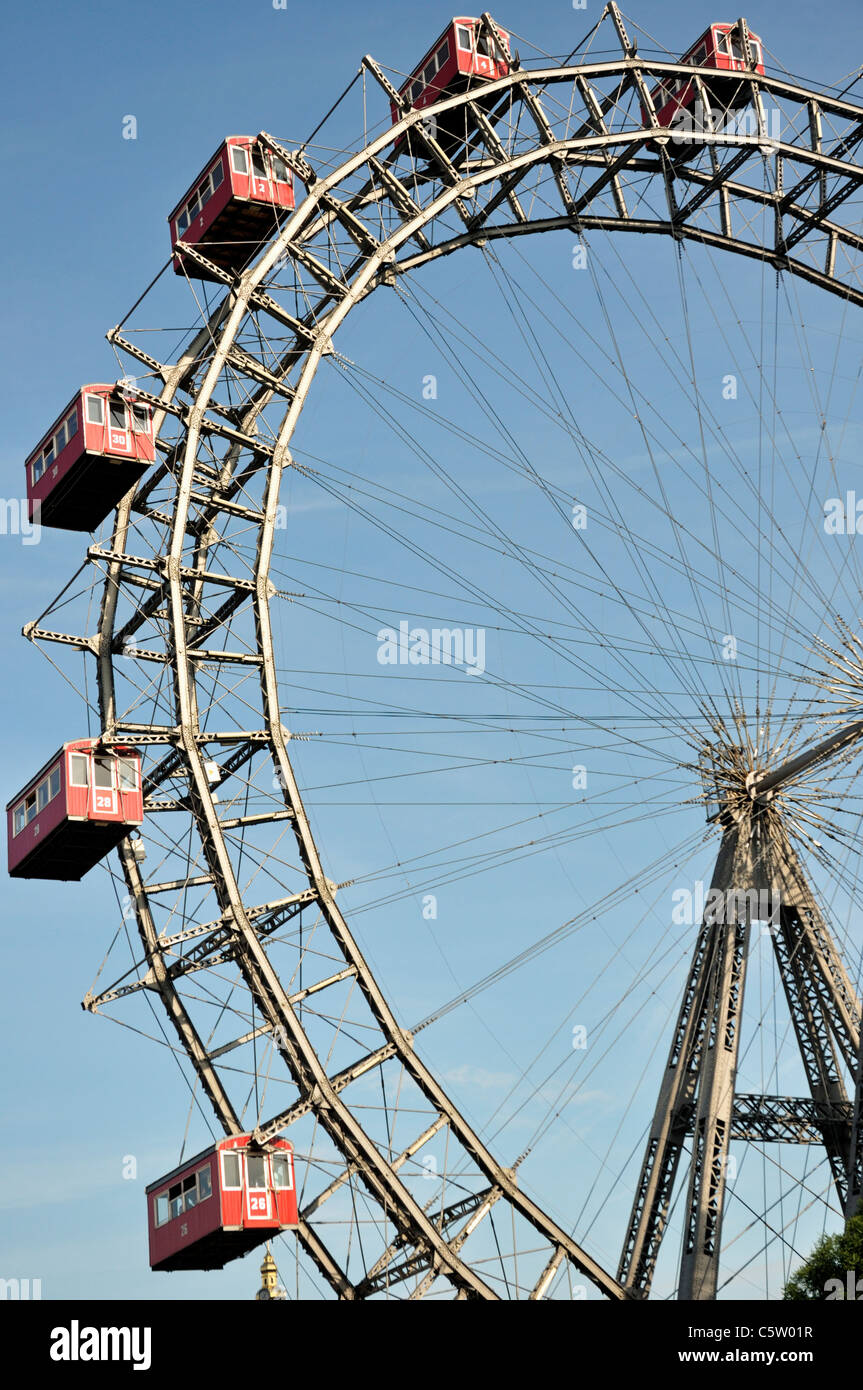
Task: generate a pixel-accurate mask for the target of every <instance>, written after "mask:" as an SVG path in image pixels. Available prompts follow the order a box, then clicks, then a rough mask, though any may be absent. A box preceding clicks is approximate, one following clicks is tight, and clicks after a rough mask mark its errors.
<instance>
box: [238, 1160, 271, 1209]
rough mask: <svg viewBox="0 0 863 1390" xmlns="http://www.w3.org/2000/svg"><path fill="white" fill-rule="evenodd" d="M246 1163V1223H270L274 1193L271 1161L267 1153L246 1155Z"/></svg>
mask: <svg viewBox="0 0 863 1390" xmlns="http://www.w3.org/2000/svg"><path fill="white" fill-rule="evenodd" d="M244 1161H245V1165H246V1225H247V1226H248V1225H255V1223H256V1222H258V1221H260V1222H262V1223H266V1224H269V1223H270V1222H271V1221H272V1219H273V1194H272V1184H271V1182H270V1161H269V1158H268V1157H267V1155H266V1154H250V1153H247V1154H246V1155H245V1160H244Z"/></svg>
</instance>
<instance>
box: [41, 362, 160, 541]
mask: <svg viewBox="0 0 863 1390" xmlns="http://www.w3.org/2000/svg"><path fill="white" fill-rule="evenodd" d="M155 457H156V443H155V440H154V438H153V418H152V412H151V411H150V407H149V406H148V405H146V404H145V403H144V402H138V401H136V399H135V393H134V391H129V390H126V389H125V388H124V387H123V385H122V383H118V384H116V385H104V384H97V385H94V386H82V387H81V390H80V391H79V392H78V393H77V395H75V396H74V397H73V398H72V400H71V401H70V402H69V404H68V405H67V406H66V409H65V410H64V411H63V413H62V414H61V415H60V416H58V418H57V419H56V420H55V421H54V423H53V425H52V426H51V428H50V430H49V431H48V433H47V434H46V435H43V437H42V438H41V439H40V440H39V444H38V446H37V447H36V448H35V449H34V450H33V452H32V453H31V454H30V455H29V456H28V458H27V462H26V463H25V465H24V467H25V469H26V473H27V503H28V508H29V513H30V520H31V521H34V520H36V521H38V522H40V523H41V524H42V525H43V526H53V527H57V528H58V529H60V530H65V531H93V530H94V529H95V528H96V527H97V526H98V525H99V522H100V521H103V520H104V519H105V517H106V516H107V515H108V513H109V512H110V511H111V510H112V509H113V508H114V507H116V505H117V503H118V502H119V501H120V498H121V497H124V496H125V495H126V493H127V492H128V491H129V489H130V488H131V487H134V485H135V483H137V481H138V479H139V478H140V477H141V476H142V475H143V474H144V473H146V471H147V469H148V468H149V466H150V464H151V463H152V462H153V461H154V459H155ZM37 504H38V505H37Z"/></svg>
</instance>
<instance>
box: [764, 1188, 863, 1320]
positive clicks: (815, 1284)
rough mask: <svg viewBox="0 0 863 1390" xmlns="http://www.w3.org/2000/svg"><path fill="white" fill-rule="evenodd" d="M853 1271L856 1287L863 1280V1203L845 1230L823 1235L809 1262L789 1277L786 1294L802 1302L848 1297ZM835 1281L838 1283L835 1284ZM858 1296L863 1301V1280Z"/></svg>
mask: <svg viewBox="0 0 863 1390" xmlns="http://www.w3.org/2000/svg"><path fill="white" fill-rule="evenodd" d="M849 1271H850V1272H851V1273H853V1276H854V1287H855V1289H856V1287H857V1284H858V1281H861V1280H863V1202H861V1203H860V1205H859V1206H858V1208H857V1212H856V1215H855V1216H852V1218H851V1220H850V1221H849V1222H848V1225H847V1226H846V1228H845V1230H844V1231H842V1232H841V1233H840V1234H838V1235H832V1236H822V1237H821V1239H820V1240H819V1242H818V1244H817V1245H816V1246H815V1249H814V1250H813V1251H812V1254H811V1255H810V1256H809V1259H808V1260H807V1261H806V1263H805V1264H804V1265H801V1266H800V1268H799V1269H798V1270H797V1272H796V1273H795V1274H793V1275H792V1276H791V1278H790V1279H789V1280H788V1283H787V1284H786V1285H785V1292H784V1293H783V1295H782V1296H783V1298H785V1299H791V1300H795V1301H798V1302H799V1301H800V1300H803V1299H808V1300H810V1301H819V1302H820V1301H823V1300H827V1299H837V1300H838V1299H842V1298H847V1297H848V1293H847V1288H848V1273H849ZM831 1280H836V1281H838V1284H837V1283H832V1284H831ZM853 1296H854V1295H853ZM856 1297H857V1298H858V1299H861V1300H863V1282H861V1283H860V1288H859V1290H857V1292H856Z"/></svg>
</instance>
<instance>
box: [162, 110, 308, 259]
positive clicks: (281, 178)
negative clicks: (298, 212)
mask: <svg viewBox="0 0 863 1390" xmlns="http://www.w3.org/2000/svg"><path fill="white" fill-rule="evenodd" d="M294 201H295V200H294V179H293V174H292V173H291V170H290V169H289V168H288V166H287V165H286V164H285V162H284V160H282V159H280V158H279V157H278V155H275V154H273V153H272V152H271V151H270V150H268V149H266V148H265V147H264V145H262V144H261V143H260V141H258V140H256V139H255V138H254V137H253V136H251V135H229V136H228V137H227V139H226V140H225V141H224V142H223V143H222V144H221V145H220V146H219V148H218V150H217V151H216V153H215V154H214V155H213V157H212V159H211V160H209V162H208V163H207V165H206V166H205V168H204V169H203V171H202V172H201V173H200V174H199V175H198V177H197V178H196V179H195V182H194V183H193V185H192V187H191V188H190V189H189V190H188V192H186V193H184V194H183V197H182V198H181V199H180V201H179V203H178V204H177V206H176V207H175V208H174V209H173V211H172V212H171V214H170V216H169V217H168V222H169V224H170V227H171V245H172V246H173V245H175V243H176V242H178V241H186V242H188V243H189V245H190V246H197V247H199V248H200V250H201V253H202V254H203V255H205V256H206V257H207V259H208V260H210V261H212V262H213V263H214V264H215V265H218V266H221V268H222V269H223V270H228V271H230V272H231V273H232V274H233V273H236V272H237V271H240V270H242V269H243V267H244V266H245V265H246V263H247V262H248V261H249V260H251V258H252V257H253V256H254V255H255V254H256V252H257V251H258V248H259V247H260V245H261V242H263V241H266V240H267V238H268V237H269V236H271V235H272V233H273V232H275V231H276V229H277V227H278V225H279V221H280V214H284V213H286V212H290V211H291V210H292V209H293V207H294ZM173 264H174V270H175V272H176V273H177V274H178V275H184V274H185V275H189V276H190V277H191V278H193V279H196V280H214V279H216V278H217V277H216V276H213V275H210V274H209V273H208V272H207V270H206V269H205V267H203V266H200V265H198V264H197V262H196V261H194V260H193V259H192V257H191V256H185V257H183V256H182V255H179V256H174V261H173Z"/></svg>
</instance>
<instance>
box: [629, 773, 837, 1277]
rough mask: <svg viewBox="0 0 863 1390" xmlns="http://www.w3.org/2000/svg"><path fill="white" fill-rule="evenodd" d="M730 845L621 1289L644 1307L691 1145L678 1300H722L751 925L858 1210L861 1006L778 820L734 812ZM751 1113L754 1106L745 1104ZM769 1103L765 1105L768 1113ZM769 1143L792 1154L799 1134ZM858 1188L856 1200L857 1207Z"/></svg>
mask: <svg viewBox="0 0 863 1390" xmlns="http://www.w3.org/2000/svg"><path fill="white" fill-rule="evenodd" d="M720 820H721V822H722V823H723V838H722V843H721V845H720V849H719V854H718V857H717V860H716V866H715V869H714V873H713V879H712V882H711V888H710V892H709V893H708V895H707V900H706V903H705V909H704V915H703V920H702V922H701V926H700V929H699V933H698V938H697V941H696V944H695V949H694V952H693V956H692V961H691V964H690V969H689V973H688V976H687V981H686V986H685V988H684V994H683V1000H682V1003H681V1007H680V1010H679V1013H678V1017H677V1024H676V1027H675V1030H674V1035H673V1039H672V1043H671V1048H670V1051H669V1056H668V1062H667V1065H666V1069H665V1073H664V1076H663V1080H662V1084H661V1087H660V1093H659V1099H658V1102H657V1105H656V1110H655V1113H654V1117H653V1122H652V1124H651V1128H650V1132H649V1136H648V1141H647V1146H646V1150H645V1155H644V1159H643V1162H642V1167H641V1172H640V1175H639V1182H638V1186H637V1188H636V1194H635V1199H634V1202H633V1207H632V1214H631V1216H630V1221H629V1226H628V1229H627V1235H626V1241H625V1244H624V1248H623V1253H622V1256H621V1260H620V1267H619V1271H618V1278H619V1279H620V1281H621V1283H622V1284H623V1285H624V1286H625V1287H626V1288H627V1289H628V1290H629V1291H630V1292H631V1293H632V1294H634V1295H635V1296H638V1297H642V1298H646V1297H647V1296H648V1294H649V1291H650V1287H651V1284H652V1281H653V1276H654V1272H655V1269H656V1261H657V1257H658V1254H659V1250H660V1246H661V1243H662V1238H663V1235H664V1233H665V1230H666V1226H667V1222H668V1216H669V1211H670V1207H671V1200H672V1195H673V1192H674V1189H675V1185H676V1180H677V1177H678V1171H679V1169H680V1167H681V1161H682V1160H683V1158H684V1155H685V1154H686V1147H687V1141H688V1140H689V1138H690V1136H691V1139H692V1143H691V1149H690V1151H689V1154H688V1163H689V1170H688V1179H687V1191H686V1206H685V1211H684V1240H683V1251H682V1255H681V1263H680V1276H679V1282H678V1291H677V1296H678V1298H680V1299H692V1300H709V1299H714V1298H715V1297H716V1295H717V1290H718V1287H719V1257H720V1249H721V1232H722V1218H723V1210H724V1204H725V1195H726V1175H727V1161H728V1156H729V1147H730V1144H731V1141H732V1139H735V1138H741V1139H745V1138H747V1137H748V1135H746V1134H745V1133H737V1132H736V1131H735V1119H736V1112H735V1082H736V1072H737V1063H738V1051H739V1045H740V1033H741V1023H742V1011H743V998H744V985H745V979H746V962H747V955H748V951H749V937H750V928H751V923H752V921H754V920H764V919H765V918H767V919H768V926H767V929H768V930H769V931H770V933H771V936H772V938H773V945H774V949H775V952H776V958H777V963H778V966H779V972H780V976H781V979H782V982H783V986H784V989H785V994H786V999H787V1001H788V1006H789V1010H790V1014H791V1019H792V1023H793V1026H794V1031H795V1034H796V1037H797V1041H798V1045H799V1047H800V1052H801V1057H802V1059H803V1065H804V1069H805V1072H806V1076H807V1080H808V1083H809V1089H810V1092H811V1098H812V1113H813V1114H814V1115H815V1116H816V1117H817V1119H816V1128H817V1131H818V1134H819V1135H820V1139H821V1142H822V1144H823V1146H824V1148H825V1150H826V1152H827V1156H828V1158H829V1161H830V1166H831V1171H832V1174H833V1178H834V1183H835V1186H836V1189H837V1193H838V1196H839V1200H840V1203H841V1204H842V1206H843V1207H844V1208H845V1210H846V1212H847V1213H848V1215H849V1216H850V1215H851V1214H852V1210H851V1209H852V1206H853V1208H854V1209H856V1205H857V1201H859V1168H860V1153H859V1142H858V1141H857V1140H856V1133H857V1131H858V1130H859V1119H860V1089H861V1088H860V1084H859V1079H858V1084H857V1099H856V1126H855V1122H854V1121H853V1120H852V1113H853V1112H854V1109H855V1108H854V1107H852V1105H851V1103H850V1102H849V1098H848V1094H847V1091H846V1088H845V1084H844V1081H843V1074H842V1062H843V1061H844V1063H845V1066H846V1067H847V1069H848V1071H849V1072H850V1074H851V1075H852V1076H854V1075H855V1074H856V1075H857V1076H858V1078H859V1057H860V1004H859V1001H858V999H857V996H856V994H855V992H854V989H853V986H852V985H851V982H850V980H849V978H848V976H847V974H846V972H845V969H844V966H843V965H842V962H841V959H840V957H839V953H838V951H837V949H836V946H835V944H834V942H833V939H832V937H831V935H830V933H829V931H828V929H827V927H826V925H825V923H824V920H823V918H822V917H821V914H820V912H819V911H818V908H817V905H816V903H815V900H814V898H813V896H812V893H811V892H810V890H809V887H808V884H807V882H806V878H805V875H804V873H803V870H802V867H801V865H800V861H799V859H798V857H797V855H796V853H795V851H794V848H793V846H792V845H791V843H790V840H789V839H788V836H787V833H786V831H785V828H784V825H783V823H782V819H781V815H780V813H779V811H778V809H776V808H775V807H771V806H769V805H768V804H767V803H766V802H761V801H760V800H759V799H754V800H753V803H752V807H751V811H750V812H744V813H742V814H741V813H740V812H739V811H738V812H736V813H735V814H734V815H733V816H732V815H731V814H729V813H724V814H723V815H722V816H721V817H720ZM748 1099H749V1103H750V1104H751V1099H752V1098H748ZM768 1099H769V1098H766V1097H765V1101H767V1100H768ZM771 1137H773V1138H776V1139H779V1140H785V1141H790V1140H791V1139H792V1138H793V1137H794V1136H793V1135H792V1134H791V1132H786V1133H782V1132H776V1133H775V1134H774V1135H773V1136H771ZM855 1184H856V1185H857V1187H858V1191H857V1195H856V1199H855V1197H854V1189H855Z"/></svg>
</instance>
